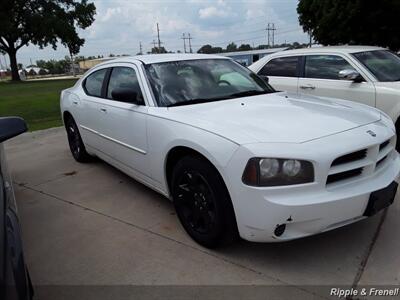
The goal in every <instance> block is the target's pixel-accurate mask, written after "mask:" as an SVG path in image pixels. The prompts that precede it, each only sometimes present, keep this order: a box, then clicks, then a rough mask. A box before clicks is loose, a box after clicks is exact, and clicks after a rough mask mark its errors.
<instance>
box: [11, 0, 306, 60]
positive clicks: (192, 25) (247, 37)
mask: <svg viewBox="0 0 400 300" xmlns="http://www.w3.org/2000/svg"><path fill="white" fill-rule="evenodd" d="M89 2H94V4H95V5H96V10H97V15H96V16H95V18H96V20H95V22H94V23H93V24H92V26H90V27H89V28H87V29H86V30H80V31H79V34H80V36H81V37H83V38H85V40H86V42H85V45H84V46H83V47H82V49H81V53H80V54H81V55H101V54H102V55H108V54H110V53H114V54H123V53H126V54H136V53H137V52H138V51H139V42H141V43H142V46H143V49H144V51H145V52H147V51H149V50H150V49H151V47H152V41H153V39H154V40H156V39H157V30H156V23H159V27H160V36H161V41H162V42H163V43H164V44H163V45H164V46H165V47H166V48H167V50H171V51H177V50H182V48H183V40H182V39H181V37H182V34H183V33H190V34H191V36H192V37H193V38H194V39H193V40H192V45H193V47H194V48H195V49H194V50H197V48H199V47H200V46H202V45H204V44H211V45H215V46H221V47H225V46H226V43H225V42H227V41H230V40H231V41H235V40H244V41H243V43H249V44H252V43H254V44H255V45H258V44H260V43H265V40H266V38H265V31H264V32H263V29H265V28H266V26H267V23H268V22H273V23H275V26H276V27H277V31H276V34H277V35H276V39H275V41H276V42H279V43H281V42H284V40H285V39H287V40H288V41H290V42H293V41H299V42H303V41H306V39H307V37H306V36H305V35H303V34H301V32H300V33H299V32H294V31H292V32H289V33H285V31H286V32H287V31H289V30H292V28H299V25H298V20H297V13H296V6H297V3H298V0H285V1H271V0H251V1H247V0H186V1H178V0H168V1H167V0H151V1H143V0H113V1H108V0H89ZM249 32H250V33H249ZM279 32H282V33H279ZM260 36H261V38H258V39H255V38H256V37H260ZM263 36H264V37H263ZM237 43H238V44H240V43H242V41H240V42H237ZM67 53H68V51H66V49H64V48H63V47H61V46H60V47H59V49H58V50H57V51H55V52H53V51H52V50H47V48H46V49H45V50H39V49H38V48H37V47H35V46H29V47H24V48H22V49H21V51H20V52H19V53H18V57H19V58H21V59H22V63H24V64H27V63H28V64H29V59H30V58H32V60H33V62H34V61H35V60H39V59H49V58H54V56H57V55H58V56H59V58H62V57H64V55H66V54H67Z"/></svg>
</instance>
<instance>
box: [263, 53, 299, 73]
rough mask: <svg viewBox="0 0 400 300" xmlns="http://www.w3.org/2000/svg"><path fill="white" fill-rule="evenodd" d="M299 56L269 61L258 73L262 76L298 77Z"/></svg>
mask: <svg viewBox="0 0 400 300" xmlns="http://www.w3.org/2000/svg"><path fill="white" fill-rule="evenodd" d="M298 65H299V56H289V57H278V58H274V59H271V60H270V61H269V62H268V63H267V64H266V65H265V66H264V67H263V68H262V69H261V70H260V71H259V72H258V75H262V76H281V77H298V74H299V72H298V71H299V70H298Z"/></svg>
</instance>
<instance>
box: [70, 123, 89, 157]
mask: <svg viewBox="0 0 400 300" xmlns="http://www.w3.org/2000/svg"><path fill="white" fill-rule="evenodd" d="M65 128H66V130H67V136H68V144H69V149H70V150H71V153H72V156H73V157H74V159H75V160H76V161H78V162H81V163H84V162H88V161H90V160H91V158H92V157H91V156H90V155H89V153H87V152H86V148H85V144H84V143H83V141H82V138H81V135H80V133H79V129H78V126H77V125H76V123H75V121H74V119H73V118H72V117H69V118H67V119H66V120H65Z"/></svg>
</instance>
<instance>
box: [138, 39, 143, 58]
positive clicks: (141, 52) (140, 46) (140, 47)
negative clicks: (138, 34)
mask: <svg viewBox="0 0 400 300" xmlns="http://www.w3.org/2000/svg"><path fill="white" fill-rule="evenodd" d="M139 49H140V51H139V54H140V55H142V54H143V49H142V42H139Z"/></svg>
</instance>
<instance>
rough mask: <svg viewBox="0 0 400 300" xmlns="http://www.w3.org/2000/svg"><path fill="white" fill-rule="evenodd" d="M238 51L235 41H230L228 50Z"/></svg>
mask: <svg viewBox="0 0 400 300" xmlns="http://www.w3.org/2000/svg"><path fill="white" fill-rule="evenodd" d="M233 51H237V45H236V44H235V43H230V44H228V46H226V52H233Z"/></svg>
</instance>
